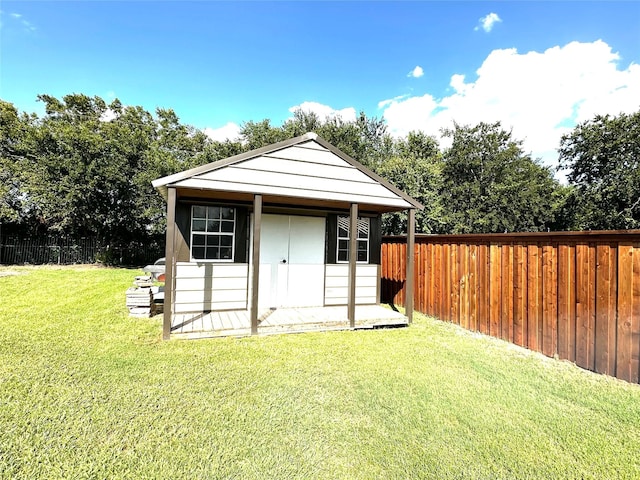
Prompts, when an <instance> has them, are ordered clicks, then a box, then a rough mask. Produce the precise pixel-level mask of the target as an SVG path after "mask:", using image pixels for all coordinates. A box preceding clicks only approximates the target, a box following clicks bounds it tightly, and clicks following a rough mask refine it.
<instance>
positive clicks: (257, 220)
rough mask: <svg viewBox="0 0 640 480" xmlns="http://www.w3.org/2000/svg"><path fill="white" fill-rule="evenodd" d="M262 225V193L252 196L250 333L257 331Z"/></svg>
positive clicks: (253, 333)
mask: <svg viewBox="0 0 640 480" xmlns="http://www.w3.org/2000/svg"><path fill="white" fill-rule="evenodd" d="M261 226H262V195H260V194H256V195H254V197H253V225H252V229H253V244H252V246H251V252H252V255H253V264H252V266H251V335H255V334H256V333H258V281H259V280H260V228H261Z"/></svg>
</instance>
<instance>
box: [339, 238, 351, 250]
mask: <svg viewBox="0 0 640 480" xmlns="http://www.w3.org/2000/svg"><path fill="white" fill-rule="evenodd" d="M338 250H347V251H348V250H349V240H338Z"/></svg>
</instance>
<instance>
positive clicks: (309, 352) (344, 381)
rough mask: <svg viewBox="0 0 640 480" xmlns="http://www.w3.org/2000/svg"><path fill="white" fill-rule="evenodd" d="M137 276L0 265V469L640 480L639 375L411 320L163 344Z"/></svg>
mask: <svg viewBox="0 0 640 480" xmlns="http://www.w3.org/2000/svg"><path fill="white" fill-rule="evenodd" d="M8 271H12V272H17V273H19V274H18V275H6V274H7V272H8ZM134 274H135V271H133V270H124V269H102V268H93V267H67V268H53V267H41V268H19V267H15V268H14V267H12V268H8V267H4V268H0V477H1V478H12V479H13V478H24V479H35V478H46V479H54V478H74V479H75V478H109V479H112V478H170V479H177V478H188V479H194V478H238V479H252V478H256V479H271V478H274V479H279V478H305V479H306V478H330V479H333V478H335V479H343V478H361V479H373V478H384V479H395V478H397V479H412V478H465V479H466V478H509V479H511V478H541V479H542V478H544V479H547V478H571V479H575V478H594V479H603V478H640V386H638V385H630V384H626V383H624V382H621V381H618V380H615V379H612V378H608V377H604V376H599V375H596V374H593V373H589V372H586V371H583V370H580V369H578V368H577V367H575V366H574V365H572V364H569V363H567V362H560V361H555V360H552V359H548V358H545V357H542V356H540V355H538V354H534V353H530V352H527V351H525V350H522V349H520V348H517V347H515V346H512V345H509V344H507V343H504V342H502V341H499V340H496V339H492V338H488V337H484V336H480V335H476V334H472V333H469V332H465V331H463V330H461V329H459V328H457V327H456V326H454V325H451V324H445V323H441V322H437V321H434V320H432V319H429V318H425V317H423V316H420V315H418V316H417V318H416V321H415V323H414V324H413V325H412V326H411V327H409V328H404V329H389V330H374V331H354V332H349V331H346V332H327V333H308V334H299V335H278V336H264V337H249V338H241V339H236V338H223V339H211V340H194V341H182V340H172V341H169V342H162V341H161V340H160V337H161V319H160V317H156V318H153V319H134V318H129V317H128V315H127V310H126V308H125V305H124V300H125V299H124V292H125V290H126V288H127V287H128V286H129V285H130V284H131V283H132V280H133V276H134Z"/></svg>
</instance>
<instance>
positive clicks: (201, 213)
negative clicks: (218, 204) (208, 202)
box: [193, 205, 207, 218]
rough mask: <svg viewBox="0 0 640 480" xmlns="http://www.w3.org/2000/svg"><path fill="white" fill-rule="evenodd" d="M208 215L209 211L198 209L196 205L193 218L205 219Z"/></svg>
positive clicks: (202, 208)
mask: <svg viewBox="0 0 640 480" xmlns="http://www.w3.org/2000/svg"><path fill="white" fill-rule="evenodd" d="M206 213H207V209H206V208H205V207H198V206H195V205H194V207H193V218H205V215H206Z"/></svg>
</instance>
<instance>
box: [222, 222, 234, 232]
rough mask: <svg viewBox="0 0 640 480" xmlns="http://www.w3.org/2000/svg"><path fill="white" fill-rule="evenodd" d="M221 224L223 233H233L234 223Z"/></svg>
mask: <svg viewBox="0 0 640 480" xmlns="http://www.w3.org/2000/svg"><path fill="white" fill-rule="evenodd" d="M220 223H221V225H220V226H221V227H222V229H221V230H220V231H222V232H228V233H233V221H228V220H227V221H224V220H223V221H222V222H220Z"/></svg>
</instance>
